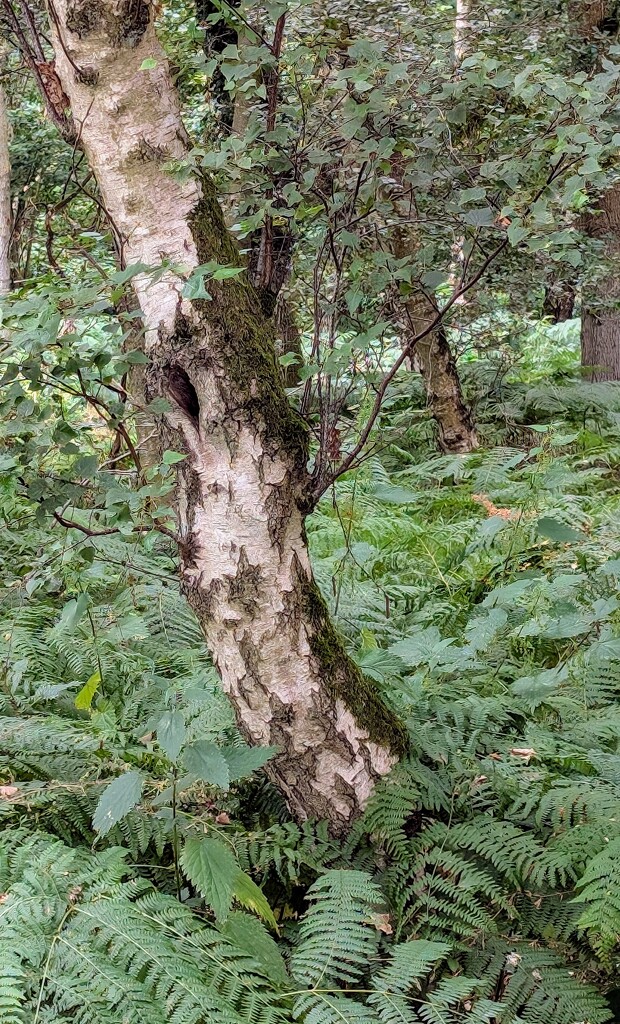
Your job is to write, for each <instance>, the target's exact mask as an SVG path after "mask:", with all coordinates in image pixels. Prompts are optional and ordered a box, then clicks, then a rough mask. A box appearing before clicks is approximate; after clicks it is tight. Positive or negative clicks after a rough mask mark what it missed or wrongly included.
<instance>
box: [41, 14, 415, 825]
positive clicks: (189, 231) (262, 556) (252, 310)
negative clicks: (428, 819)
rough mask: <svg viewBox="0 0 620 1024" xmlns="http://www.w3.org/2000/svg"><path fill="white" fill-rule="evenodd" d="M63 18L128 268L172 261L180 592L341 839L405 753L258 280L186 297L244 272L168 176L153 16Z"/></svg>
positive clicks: (94, 157) (228, 685)
mask: <svg viewBox="0 0 620 1024" xmlns="http://www.w3.org/2000/svg"><path fill="white" fill-rule="evenodd" d="M54 6H55V12H56V19H52V25H51V27H52V32H55V22H56V20H57V23H58V25H60V26H61V31H62V35H63V39H62V43H60V42H59V41H58V38H57V36H56V38H55V40H54V41H55V50H56V62H57V71H58V74H59V77H60V79H61V81H62V84H63V87H64V90H65V92H66V94H67V96H68V97H69V100H70V103H71V108H72V111H73V117H74V119H75V120H76V122H77V127H78V130H79V137H80V139H81V144H82V146H83V148H84V151H85V153H86V155H87V158H88V161H89V163H90V166H91V168H92V170H93V171H94V173H95V175H96V178H97V181H98V184H99V188H100V190H101V194H102V196H103V200H104V202H105V206H106V208H107V210H108V212H109V214H110V216H111V218H112V220H113V221H114V224H115V226H116V228H117V230H118V231H119V232H120V234H121V236H122V238H123V239H124V246H125V249H124V257H125V261H126V263H127V264H136V263H139V262H141V263H145V264H148V265H149V266H160V265H161V263H162V261H166V262H167V263H168V264H169V265H170V266H171V269H169V270H168V271H166V272H165V273H164V274H163V275H161V277H160V278H159V279H158V280H156V281H153V280H152V279H150V278H149V276H148V275H147V274H141V275H139V276H138V277H137V278H135V288H136V293H137V296H138V300H139V302H140V306H141V308H142V310H143V312H144V315H145V325H146V347H147V352H148V354H149V355H150V357H151V360H152V363H151V367H150V369H149V370H148V378H149V387H150V392H151V395H152V396H155V395H158V394H159V395H163V396H165V397H167V398H168V399H169V400H170V402H171V404H172V407H173V408H172V411H171V412H170V413H168V414H167V415H166V417H165V424H164V427H163V430H164V435H165V441H166V446H167V447H173V448H174V449H176V450H182V451H184V452H186V453H187V458H186V460H185V461H184V462H183V463H181V464H180V471H179V477H178V494H177V505H178V520H179V533H180V537H181V543H180V555H181V575H182V585H183V589H184V591H185V593H186V595H187V597H188V600H189V601H190V603H191V605H192V607H193V608H194V610H195V611H196V613H197V615H198V618H199V620H200V622H201V624H202V626H203V629H204V632H205V636H206V639H207V642H208V644H209V647H210V649H211V651H212V654H213V657H214V660H215V663H216V665H217V666H218V669H219V671H220V674H221V677H222V682H223V685H224V688H225V690H226V692H227V693H228V694H229V696H230V698H231V700H232V703H233V705H234V707H235V710H236V713H237V719H238V722H239V725H240V727H241V729H242V731H243V732H244V733H245V735H246V736H247V737H248V739H249V740H250V741H251V742H253V743H261V744H273V745H275V746H277V747H279V748H280V750H281V753H280V755H279V756H278V757H277V758H276V759H275V761H274V767H273V769H272V770H273V774H274V777H275V779H276V781H277V783H278V784H279V785H280V786H281V788H282V789H283V791H284V793H285V796H286V797H287V799H288V801H289V804H290V806H291V808H292V810H293V811H294V812H295V813H296V814H297V815H298V816H300V817H307V816H318V817H326V818H328V819H329V820H330V821H331V824H332V827H333V829H334V830H335V831H343V830H344V829H346V827H347V826H348V824H349V822H350V821H351V820H352V818H353V817H354V816H355V815H356V814H357V813H358V812H359V810H360V809H361V808H362V807H363V805H364V803H365V802H366V800H367V799H368V796H369V795H370V793H371V791H372V788H373V785H374V783H375V782H376V780H377V779H378V778H379V777H380V776H381V775H383V774H385V773H386V772H387V771H388V770H389V769H390V767H391V766H392V765H393V764H394V762H395V760H396V757H397V754H398V753H399V752H400V751H402V750H403V747H404V741H403V735H402V730H401V727H400V726H399V724H398V723H397V722H396V721H395V719H394V718H393V716H392V715H391V713H390V712H389V711H388V710H387V709H386V708H385V707H384V705H383V704H382V702H381V701H380V699H379V698H378V696H377V694H376V693H375V691H374V689H373V687H372V684H370V683H369V682H368V681H367V680H365V679H363V678H362V677H361V675H360V673H359V672H358V671H357V669H356V668H355V667H354V666H353V665H352V663H351V662H350V661H349V659H348V658H347V656H346V655H345V653H344V651H343V649H342V646H341V644H340V642H339V641H338V639H337V637H336V635H335V633H334V631H333V628H332V626H331V624H330V623H329V620H328V618H327V614H326V610H325V606H324V604H323V602H322V600H321V598H320V595H319V594H318V591H317V589H316V585H315V583H314V580H313V577H312V572H311V568H310V563H309V559H308V553H307V548H306V540H305V534H304V502H305V485H306V468H305V464H306V438H305V430H304V428H303V426H302V424H301V423H300V422H299V421H298V420H297V418H296V415H295V414H294V413H293V412H292V410H291V409H290V407H289V406H288V404H287V402H286V398H285V395H284V391H283V389H282V385H281V381H280V378H279V371H278V367H277V364H276V362H275V357H274V346H273V339H272V337H271V336H270V335H269V326H268V322H267V321H265V319H264V317H263V316H262V314H261V312H260V306H259V303H258V300H257V297H256V293H255V292H254V290H253V289H252V287H251V285H250V284H249V282H248V281H247V278H246V276H245V274H241V275H240V276H239V277H237V278H235V279H232V280H229V281H225V282H222V283H217V282H214V283H212V282H209V291H210V292H211V293H212V296H213V298H212V300H211V301H206V300H193V301H190V300H189V299H187V298H184V297H183V294H182V292H183V284H184V280H183V279H184V277H186V276H187V275H188V274H189V273H191V271H192V270H193V269H194V268H195V267H197V266H198V265H199V264H203V263H206V262H208V261H209V260H216V261H218V262H219V263H221V264H229V265H230V264H232V265H233V266H241V262H240V257H239V256H238V253H237V250H236V247H235V245H234V244H233V242H232V240H231V239H230V238H229V236H228V235H227V233H226V230H225V227H224V222H223V219H222V214H221V211H220V208H219V206H218V204H217V201H216V199H215V197H214V195H213V193H212V188H211V186H210V184H209V183H208V182H206V181H205V182H199V181H198V180H197V179H196V178H194V177H190V178H188V179H185V180H183V179H182V178H180V177H178V176H177V177H175V176H174V175H173V174H172V173H171V171H170V164H171V163H173V162H174V161H182V160H183V159H184V158H185V156H186V155H187V148H188V144H187V138H186V135H185V131H184V129H183V126H182V123H181V119H180V114H179V106H178V99H177V96H176V93H175V90H174V87H173V85H172V82H171V79H170V75H169V70H168V65H167V62H166V59H165V56H164V53H163V51H162V49H161V47H160V44H159V42H158V40H157V37H156V34H155V31H154V29H153V25H152V22H151V18H152V7H151V5H150V4H149V3H146V2H143V0H138V2H135V0H54ZM145 61H146V62H147V69H145V70H141V66H142V65H143V63H144V62H145ZM153 62H155V66H154V67H152V66H149V65H152V64H153ZM76 67H77V68H78V69H79V74H77V73H76ZM179 268H182V269H179Z"/></svg>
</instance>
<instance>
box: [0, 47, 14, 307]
mask: <svg viewBox="0 0 620 1024" xmlns="http://www.w3.org/2000/svg"><path fill="white" fill-rule="evenodd" d="M0 56H1V51H0ZM10 138H11V132H10V127H9V118H8V114H7V107H6V98H5V95H4V90H3V88H2V85H1V84H0V296H2V295H7V294H8V293H9V292H10V290H11V261H10V251H11V229H12V216H11V159H10V156H9V142H10Z"/></svg>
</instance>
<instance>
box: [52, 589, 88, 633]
mask: <svg viewBox="0 0 620 1024" xmlns="http://www.w3.org/2000/svg"><path fill="white" fill-rule="evenodd" d="M87 608H88V596H87V595H86V594H80V596H79V597H78V598H77V600H74V601H68V602H67V604H66V605H65V606H64V608H63V610H62V613H61V615H60V622H59V626H62V628H63V629H66V630H68V631H70V630H72V629H75V627H76V626H77V624H78V622H79V621H80V619H81V618H82V616H83V615H84V613H85V611H86V609H87Z"/></svg>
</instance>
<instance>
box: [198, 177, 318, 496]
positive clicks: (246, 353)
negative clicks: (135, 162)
mask: <svg viewBox="0 0 620 1024" xmlns="http://www.w3.org/2000/svg"><path fill="white" fill-rule="evenodd" d="M190 226H191V230H192V235H193V237H194V241H195V244H196V249H197V251H198V258H199V260H200V262H201V263H209V262H211V261H213V260H215V261H216V262H217V263H219V264H221V265H223V266H232V267H240V266H243V260H242V257H241V254H240V253H239V250H238V248H237V246H236V244H235V242H234V240H233V239H232V238H231V236H230V234H229V233H228V231H227V229H226V225H225V224H224V218H223V216H222V211H221V209H220V206H219V203H218V201H217V197H216V194H215V190H214V188H213V184H212V183H211V182H210V181H209V180H208V179H207V180H205V181H203V196H202V199H201V201H200V203H199V204H198V206H197V207H196V209H195V210H194V212H193V214H192V217H191V220H190ZM209 290H210V292H211V293H212V295H213V299H212V300H208V299H196V300H194V306H195V307H196V308H197V309H198V310H199V312H200V313H201V315H202V316H203V317H204V318H205V320H206V321H207V323H208V325H209V329H210V331H211V333H212V335H214V345H213V346H212V347H213V352H214V356H215V357H216V358H217V360H218V361H220V362H221V365H222V370H223V374H224V376H225V378H226V381H227V386H228V388H229V392H230V403H231V404H232V405H234V406H235V407H236V408H237V409H239V410H241V409H243V410H245V411H246V414H247V415H248V417H249V418H250V419H251V421H252V422H255V423H257V424H263V425H264V429H263V443H264V444H265V448H266V450H267V452H268V453H269V454H281V453H286V454H287V455H288V457H289V458H290V460H291V462H292V464H293V466H294V468H295V470H296V472H297V474H298V479H299V480H300V481H301V480H302V479H305V474H306V464H307V460H308V432H307V429H306V425H305V423H304V422H303V420H302V419H301V417H300V416H299V415H298V414H297V413H296V412H295V410H294V409H293V408H292V407H291V405H290V404H289V401H288V399H287V397H286V392H285V390H284V386H283V383H282V375H281V373H280V369H279V367H278V364H277V361H276V350H275V338H274V333H273V325H272V323H271V322H270V321H269V320H268V319H267V318H266V317H265V315H264V313H263V311H262V309H261V305H260V299H259V297H258V294H257V292H256V290H255V288H254V287H253V286H252V284H251V283H250V281H249V279H248V277H247V274H246V273H245V271H244V272H243V273H242V274H239V275H238V276H237V277H234V278H229V279H228V280H226V281H219V282H218V281H210V282H209Z"/></svg>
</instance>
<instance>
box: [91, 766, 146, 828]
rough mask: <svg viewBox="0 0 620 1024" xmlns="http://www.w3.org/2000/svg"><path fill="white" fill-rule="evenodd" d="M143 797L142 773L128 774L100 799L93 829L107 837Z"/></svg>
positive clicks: (122, 776) (119, 778)
mask: <svg viewBox="0 0 620 1024" xmlns="http://www.w3.org/2000/svg"><path fill="white" fill-rule="evenodd" d="M141 796H142V776H141V774H140V772H136V771H132V772H126V773H125V774H124V775H119V777H118V778H117V779H114V780H113V781H112V782H111V783H110V785H109V786H106V788H105V789H104V791H103V793H102V794H101V796H100V797H99V803H98V804H97V807H96V808H95V814H94V816H93V828H94V829H95V831H96V832H99V834H100V835H102V836H105V835H107V833H108V832H109V831H110V829H111V828H113V826H114V825H116V823H117V821H120V820H121V818H124V817H125V815H126V814H129V811H131V810H132V808H134V807H135V806H136V804H137V803H138V801H139V799H140V797H141Z"/></svg>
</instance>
